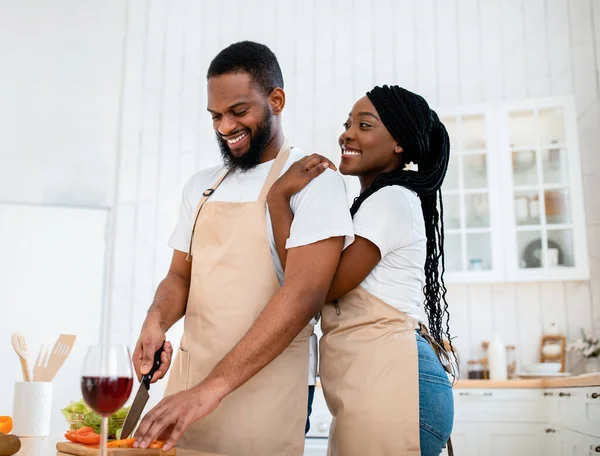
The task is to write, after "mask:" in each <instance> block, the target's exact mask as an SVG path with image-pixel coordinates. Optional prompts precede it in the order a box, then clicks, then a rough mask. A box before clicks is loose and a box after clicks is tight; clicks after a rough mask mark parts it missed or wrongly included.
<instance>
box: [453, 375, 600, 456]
mask: <svg viewBox="0 0 600 456" xmlns="http://www.w3.org/2000/svg"><path fill="white" fill-rule="evenodd" d="M454 398H455V423H454V431H453V434H452V439H453V443H454V448H455V452H456V454H460V455H461V456H471V455H473V456H475V455H480V454H490V455H495V454H498V455H505V454H510V455H511V456H521V455H523V456H526V455H527V456H530V455H544V456H547V455H549V456H564V455H569V456H570V455H573V456H575V455H577V456H580V455H588V454H590V455H592V454H600V388H598V387H578V388H547V389H541V388H540V389H537V388H532V389H508V388H507V389H489V390H484V389H455V391H454Z"/></svg>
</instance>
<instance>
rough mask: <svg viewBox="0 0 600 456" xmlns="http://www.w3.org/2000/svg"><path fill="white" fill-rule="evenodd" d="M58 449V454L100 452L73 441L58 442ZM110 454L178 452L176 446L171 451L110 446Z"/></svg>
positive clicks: (95, 454) (91, 454) (150, 455)
mask: <svg viewBox="0 0 600 456" xmlns="http://www.w3.org/2000/svg"><path fill="white" fill-rule="evenodd" d="M56 450H57V451H58V453H57V454H58V455H64V454H66V455H76V456H98V455H99V454H100V450H99V449H98V448H90V447H88V446H86V445H82V444H81V443H72V442H58V443H57V444H56ZM108 454H109V455H110V456H174V455H175V454H177V453H176V449H175V448H172V449H170V450H169V451H162V450H161V449H160V448H145V449H142V448H109V449H108Z"/></svg>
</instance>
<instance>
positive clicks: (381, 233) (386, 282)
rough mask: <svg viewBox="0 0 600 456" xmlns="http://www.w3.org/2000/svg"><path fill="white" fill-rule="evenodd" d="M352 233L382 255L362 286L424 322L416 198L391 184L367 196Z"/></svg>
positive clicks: (421, 228) (422, 248)
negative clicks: (371, 245) (365, 240)
mask: <svg viewBox="0 0 600 456" xmlns="http://www.w3.org/2000/svg"><path fill="white" fill-rule="evenodd" d="M354 234H355V235H356V236H360V237H363V238H365V239H368V240H369V241H371V242H372V243H373V244H375V245H376V246H377V247H378V248H379V251H380V252H381V261H380V262H379V263H378V264H377V266H375V268H374V269H373V270H372V271H371V273H370V274H369V275H368V276H367V278H366V279H365V280H364V281H363V282H362V283H361V286H362V287H363V288H364V289H365V290H367V291H369V292H370V293H372V294H374V295H375V296H377V297H378V298H379V299H381V300H382V301H384V302H386V303H387V304H389V305H391V306H393V307H395V308H397V309H399V310H401V311H402V312H405V313H407V314H409V315H410V316H411V317H413V318H416V319H417V320H419V321H425V320H424V317H425V316H424V314H423V308H422V305H421V302H422V290H423V286H424V284H425V272H424V266H425V258H426V253H427V245H426V241H427V238H426V236H425V222H424V220H423V211H422V210H421V200H420V199H419V197H418V196H417V195H416V194H415V193H414V192H412V191H411V190H408V189H406V188H404V187H401V186H399V185H390V186H387V187H383V188H381V189H380V190H378V191H376V192H375V193H373V194H372V195H371V196H369V197H368V198H367V199H366V200H365V201H363V203H362V204H361V206H360V208H359V209H358V211H357V213H356V214H355V215H354Z"/></svg>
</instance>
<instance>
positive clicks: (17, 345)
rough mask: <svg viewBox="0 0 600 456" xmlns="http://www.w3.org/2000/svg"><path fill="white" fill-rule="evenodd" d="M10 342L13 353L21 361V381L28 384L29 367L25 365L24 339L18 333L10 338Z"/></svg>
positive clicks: (25, 346)
mask: <svg viewBox="0 0 600 456" xmlns="http://www.w3.org/2000/svg"><path fill="white" fill-rule="evenodd" d="M11 340H12V346H13V348H14V349H15V352H16V353H17V355H18V356H19V359H20V360H21V371H23V380H24V381H26V382H30V381H31V375H30V374H29V366H28V365H27V344H26V343H25V337H23V336H22V335H20V334H18V333H14V334H13V335H12V337H11Z"/></svg>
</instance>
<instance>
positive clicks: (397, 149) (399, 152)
mask: <svg viewBox="0 0 600 456" xmlns="http://www.w3.org/2000/svg"><path fill="white" fill-rule="evenodd" d="M402 152H404V149H403V148H402V146H401V145H400V144H398V143H396V147H394V153H395V154H401V153H402Z"/></svg>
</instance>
